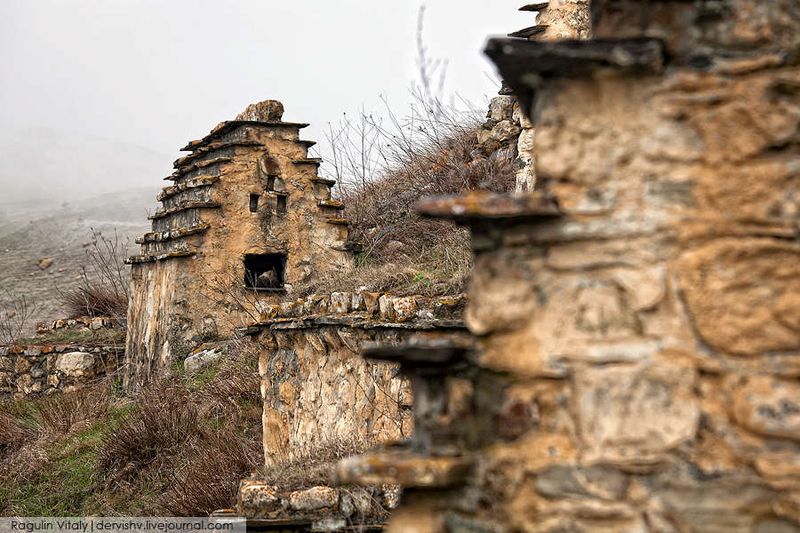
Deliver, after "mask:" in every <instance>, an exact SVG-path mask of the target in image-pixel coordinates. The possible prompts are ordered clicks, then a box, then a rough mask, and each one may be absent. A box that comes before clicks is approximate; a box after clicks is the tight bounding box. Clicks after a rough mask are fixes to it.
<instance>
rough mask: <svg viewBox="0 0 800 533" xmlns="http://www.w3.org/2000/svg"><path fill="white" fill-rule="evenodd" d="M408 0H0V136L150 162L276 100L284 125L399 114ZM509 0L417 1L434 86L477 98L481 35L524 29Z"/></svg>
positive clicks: (410, 60) (411, 26)
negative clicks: (33, 132) (38, 133)
mask: <svg viewBox="0 0 800 533" xmlns="http://www.w3.org/2000/svg"><path fill="white" fill-rule="evenodd" d="M421 3H422V2H419V1H410V0H335V1H334V0H291V1H290V0H286V1H284V0H280V1H278V0H0V128H2V129H3V130H4V131H6V132H8V131H15V128H19V127H28V128H29V127H36V128H50V129H55V130H61V131H65V132H70V133H75V134H79V135H88V136H93V137H100V138H104V139H110V140H113V141H120V142H125V143H131V144H135V145H138V146H140V147H143V148H146V149H149V150H152V151H155V152H158V153H159V154H163V157H164V172H163V173H161V175H154V176H153V184H154V185H158V184H159V183H160V179H161V178H162V177H163V176H164V175H166V174H168V173H169V165H170V163H171V160H172V159H173V158H174V157H175V156H176V155H177V148H178V147H180V146H182V145H183V144H184V142H185V141H187V140H189V139H195V138H199V137H202V136H203V135H204V134H206V133H207V132H208V131H209V130H210V129H211V128H212V127H213V126H214V125H215V124H216V123H217V122H219V121H222V120H226V119H232V118H233V117H234V116H235V115H236V114H237V113H239V112H240V111H241V110H242V109H244V107H246V105H247V104H249V103H252V102H255V101H259V100H264V99H267V98H276V99H279V100H281V101H282V102H283V103H284V105H285V107H286V114H285V116H284V119H285V120H294V121H302V122H310V123H312V127H311V128H309V129H308V130H306V131H305V132H304V137H305V138H308V139H314V140H318V141H323V137H324V130H325V128H326V124H327V123H329V122H336V121H338V120H339V118H340V117H341V114H342V113H343V112H346V111H347V112H355V111H357V109H358V108H359V107H360V106H365V107H366V108H367V109H368V110H380V109H381V104H380V101H379V96H380V95H386V96H387V98H388V99H389V101H390V102H391V104H392V106H393V108H395V109H396V110H398V111H400V112H402V111H403V109H405V105H406V101H407V99H408V89H409V86H410V85H411V83H412V82H413V81H414V80H415V79H416V78H417V66H416V64H417V62H416V55H417V50H416V45H415V40H416V28H417V14H418V8H419V6H420V5H421ZM523 3H524V2H522V1H521V0H469V1H464V0H428V2H426V5H427V12H426V17H425V28H424V39H425V44H426V46H427V47H428V48H429V51H430V54H431V55H433V56H436V57H442V58H446V59H447V60H448V61H449V68H448V75H447V86H448V90H449V91H451V92H452V91H458V93H460V94H461V95H462V96H464V97H465V98H467V99H470V100H472V101H475V102H479V103H480V102H481V101H482V99H484V98H487V97H489V96H491V95H493V94H494V93H496V91H497V82H496V81H495V80H496V79H495V75H494V71H493V69H492V67H491V66H490V64H489V63H488V62H487V61H486V60H485V59H484V58H483V56H482V54H481V49H482V47H483V44H484V42H485V39H486V37H487V36H489V35H490V34H502V33H507V32H509V31H513V30H516V29H520V28H522V27H524V26H527V25H530V24H532V20H531V15H530V14H526V13H518V12H517V9H518V8H519V7H520V5H522V4H523Z"/></svg>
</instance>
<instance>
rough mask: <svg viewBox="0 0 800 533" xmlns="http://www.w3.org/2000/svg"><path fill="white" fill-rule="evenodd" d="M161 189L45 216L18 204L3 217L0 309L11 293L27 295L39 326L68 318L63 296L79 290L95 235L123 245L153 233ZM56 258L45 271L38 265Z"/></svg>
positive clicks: (0, 213)
mask: <svg viewBox="0 0 800 533" xmlns="http://www.w3.org/2000/svg"><path fill="white" fill-rule="evenodd" d="M156 194H157V189H156V188H138V189H131V190H127V191H123V192H116V193H109V194H104V195H100V196H97V197H94V198H89V199H85V200H81V201H78V202H73V203H70V204H67V205H65V206H62V207H58V208H54V209H46V210H44V211H39V210H34V211H31V210H30V208H29V207H28V208H26V206H25V204H22V203H20V204H17V205H16V210H15V211H13V212H11V211H8V210H6V211H5V212H3V211H0V309H2V308H3V305H4V304H5V303H6V302H5V299H6V296H5V295H4V294H2V293H4V292H5V291H6V290H9V291H13V292H14V293H16V294H24V295H25V296H26V297H27V298H28V299H29V302H30V303H32V304H33V305H35V307H36V313H35V316H34V317H32V319H31V321H30V324H29V326H31V327H32V326H33V324H34V323H35V322H36V321H44V320H52V319H54V318H60V317H62V316H63V315H64V310H63V309H62V308H61V304H60V301H59V296H60V294H59V291H64V290H66V289H69V288H71V287H74V286H76V285H77V284H78V282H79V280H80V272H81V267H82V266H83V265H84V264H85V263H86V250H87V248H88V243H90V242H91V239H92V230H95V231H99V232H101V233H102V234H103V235H104V236H107V237H110V238H113V237H114V235H115V232H116V235H118V237H119V239H120V240H121V241H123V242H124V241H126V240H127V241H129V250H130V251H131V252H133V251H135V245H134V243H133V240H134V239H135V238H136V236H138V235H141V234H142V233H144V232H145V231H147V229H148V228H149V224H148V220H147V210H148V209H150V210H153V209H154V208H155V204H156V202H155V195H156ZM43 258H51V259H52V260H53V262H52V265H50V266H49V267H48V268H46V269H44V270H42V269H40V268H39V266H38V264H39V261H40V260H41V259H43Z"/></svg>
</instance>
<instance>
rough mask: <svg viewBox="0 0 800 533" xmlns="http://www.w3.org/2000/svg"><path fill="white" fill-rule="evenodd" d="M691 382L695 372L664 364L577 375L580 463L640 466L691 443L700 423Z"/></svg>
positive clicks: (612, 367)
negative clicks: (580, 443)
mask: <svg viewBox="0 0 800 533" xmlns="http://www.w3.org/2000/svg"><path fill="white" fill-rule="evenodd" d="M695 380H696V375H695V371H694V369H692V368H690V367H686V366H682V365H678V364H669V363H667V362H656V363H642V364H637V365H624V366H623V365H616V366H609V367H605V368H602V367H601V368H590V369H584V370H580V371H578V372H577V373H576V376H575V406H576V416H577V419H578V421H579V427H580V435H581V437H582V440H583V461H584V462H586V463H587V464H596V463H606V464H612V465H623V466H624V465H643V466H644V465H648V464H652V463H656V462H659V461H661V460H663V459H665V454H666V453H667V452H668V451H670V450H673V449H675V448H676V447H678V446H679V445H681V444H682V443H685V442H690V441H691V440H692V439H693V438H694V436H695V433H696V432H697V427H698V423H699V419H700V409H699V402H698V399H697V398H696V395H695V394H696V393H695V392H694V386H695Z"/></svg>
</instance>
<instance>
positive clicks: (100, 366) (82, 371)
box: [0, 344, 125, 397]
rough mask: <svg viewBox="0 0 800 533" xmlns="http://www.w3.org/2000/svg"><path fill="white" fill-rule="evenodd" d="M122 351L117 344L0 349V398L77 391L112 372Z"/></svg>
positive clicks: (28, 346) (51, 345)
mask: <svg viewBox="0 0 800 533" xmlns="http://www.w3.org/2000/svg"><path fill="white" fill-rule="evenodd" d="M124 352H125V350H124V347H123V346H121V345H119V346H83V345H76V344H56V345H53V344H36V345H25V346H21V345H12V346H0V397H2V396H4V395H9V396H15V397H18V396H32V395H33V396H35V395H40V394H52V393H54V392H56V391H63V392H71V391H74V390H77V389H79V388H80V387H82V386H84V385H86V384H87V383H90V382H92V381H94V380H96V379H98V378H100V377H102V376H105V375H108V374H112V373H113V372H115V371H116V370H117V369H118V368H119V366H120V364H121V362H122V356H123V354H124Z"/></svg>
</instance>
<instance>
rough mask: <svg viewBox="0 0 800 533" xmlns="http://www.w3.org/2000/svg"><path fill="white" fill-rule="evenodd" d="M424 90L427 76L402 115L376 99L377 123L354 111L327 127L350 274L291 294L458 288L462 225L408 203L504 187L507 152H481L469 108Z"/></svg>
mask: <svg viewBox="0 0 800 533" xmlns="http://www.w3.org/2000/svg"><path fill="white" fill-rule="evenodd" d="M421 61H426V62H428V63H430V62H429V60H427V59H425V58H424V57H423V58H422V59H421ZM429 75H430V74H428V75H425V74H424V75H423V77H426V76H429ZM431 90H432V89H431V88H430V82H429V81H428V82H427V83H426V84H423V86H422V88H420V89H418V90H416V91H415V92H414V93H413V103H412V105H411V111H410V114H409V115H408V116H407V117H405V118H399V117H397V116H396V115H395V114H393V113H392V111H391V109H390V107H389V105H388V103H386V102H385V103H386V116H387V118H386V119H377V118H375V117H373V116H372V115H368V114H366V113H364V112H363V111H362V113H361V115H360V116H359V117H358V118H357V119H356V120H352V119H350V118H349V117H345V118H344V119H343V120H342V122H341V124H340V125H339V126H338V127H337V128H333V127H331V128H330V130H329V132H328V141H329V145H330V146H331V151H332V156H331V157H329V158H328V159H329V160H330V161H331V164H332V171H331V172H332V177H334V178H335V179H337V181H338V183H339V185H338V188H337V194H338V195H339V196H340V197H341V199H342V201H343V202H344V204H345V206H346V210H345V215H346V216H347V217H348V218H349V219H350V220H351V221H352V226H351V237H352V238H353V239H354V240H357V241H358V242H360V243H361V244H362V246H363V252H362V253H361V254H360V256H359V262H358V269H357V270H356V272H355V273H354V275H347V276H346V277H344V276H340V277H339V278H337V277H336V276H335V275H334V276H333V277H329V278H328V279H323V280H320V281H319V282H316V283H314V284H313V285H310V286H307V287H301V290H303V291H305V292H311V291H322V290H331V289H333V290H336V289H341V288H346V287H348V286H349V287H350V288H352V287H353V286H354V285H355V284H359V285H365V286H367V287H369V288H373V289H376V290H378V289H380V290H392V289H393V290H399V291H404V292H415V291H420V292H422V293H430V294H432V295H439V294H448V293H452V292H456V291H458V290H460V289H462V288H463V283H464V280H465V278H466V275H467V273H468V272H469V270H470V268H471V258H472V256H471V253H470V246H469V237H468V234H467V232H466V230H464V229H461V228H458V227H455V226H454V225H452V224H450V223H448V222H444V221H437V220H429V219H423V218H421V217H419V216H418V215H417V214H416V213H415V211H414V205H415V204H416V203H417V202H418V201H419V200H420V199H421V198H422V197H425V196H436V195H451V194H459V193H463V192H466V191H472V190H487V191H492V192H506V191H510V190H513V188H514V182H515V172H516V169H515V168H514V160H513V158H512V157H508V156H507V155H503V154H491V155H487V154H485V153H484V151H483V150H482V149H481V147H480V146H479V144H478V137H477V130H478V126H479V118H480V114H479V113H478V112H477V111H476V110H475V109H473V108H470V107H469V106H468V105H467V104H465V106H466V107H465V108H463V109H462V108H459V107H457V106H456V105H454V104H444V103H443V102H442V101H441V100H440V99H439V98H438V97H436V96H434V95H433V94H431ZM359 271H361V272H359ZM347 280H349V282H348V281H347ZM415 281H421V282H422V283H415Z"/></svg>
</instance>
